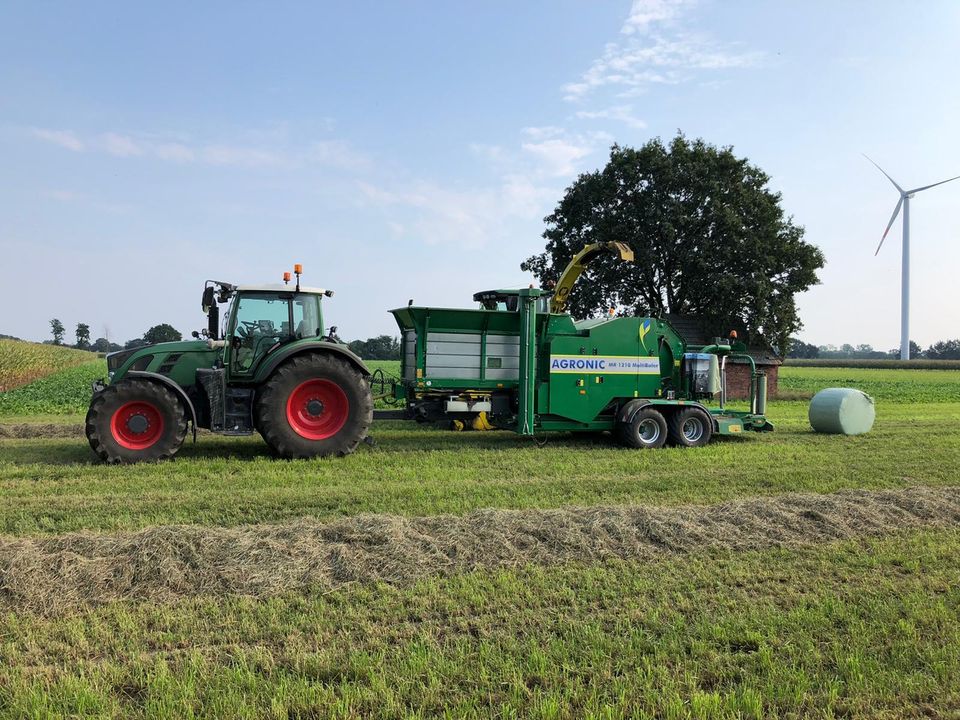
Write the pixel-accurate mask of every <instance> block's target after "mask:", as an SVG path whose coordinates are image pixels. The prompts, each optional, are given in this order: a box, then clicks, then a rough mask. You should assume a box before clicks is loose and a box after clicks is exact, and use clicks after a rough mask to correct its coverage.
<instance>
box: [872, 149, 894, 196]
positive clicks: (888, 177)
mask: <svg viewBox="0 0 960 720" xmlns="http://www.w3.org/2000/svg"><path fill="white" fill-rule="evenodd" d="M863 156H864V157H865V158H867V160H870V158H869V157H868V156H867V154H866V153H864V155H863ZM870 162H872V163H873V165H874V167H876V168H877V170H879V171H880V172H882V173H883V174H884V175H887V171H886V170H884V169H883V168H882V167H880V166H879V165H877V164H876V163H875V162H873V160H870ZM887 180H889V181H890V182H892V183H893V186H894V187H895V188H896V189H897V190H899V191H900V194H901V195H902V194H903V188H902V187H900V186H899V185H897V181H896V180H894V179H893V178H892V177H890V176H889V175H887Z"/></svg>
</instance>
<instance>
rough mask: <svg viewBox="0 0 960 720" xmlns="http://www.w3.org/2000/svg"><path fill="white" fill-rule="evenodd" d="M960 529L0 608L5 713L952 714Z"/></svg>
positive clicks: (957, 691) (959, 680) (959, 677)
mask: <svg viewBox="0 0 960 720" xmlns="http://www.w3.org/2000/svg"><path fill="white" fill-rule="evenodd" d="M958 553H960V532H958V531H955V530H942V531H935V532H929V531H927V532H917V533H911V534H899V535H894V536H887V537H885V538H880V539H873V540H869V541H856V542H847V543H843V544H838V545H828V546H821V547H818V548H810V549H804V550H800V551H792V552H787V551H765V552H749V553H742V554H726V553H702V554H700V555H696V556H693V557H688V558H684V559H682V560H670V561H662V562H656V563H648V564H642V565H641V564H632V563H621V562H611V563H604V564H598V565H590V566H583V565H576V564H574V565H568V566H563V567H555V568H550V569H536V568H529V567H523V568H518V569H514V570H508V571H501V572H496V573H490V572H474V573H469V574H466V575H461V576H456V577H453V578H450V579H446V580H436V579H432V580H425V581H421V582H419V583H417V584H416V585H414V586H412V587H408V588H395V587H388V586H382V585H380V586H356V587H353V588H348V589H344V590H339V591H336V592H333V593H329V594H322V593H319V592H318V593H315V594H307V595H302V594H297V595H293V594H291V595H289V596H283V597H279V598H274V599H272V600H269V601H254V600H250V599H243V598H233V599H219V600H216V599H208V600H195V601H190V602H184V603H180V604H175V605H155V604H140V605H128V604H120V603H118V604H114V605H109V606H105V607H103V608H100V609H97V610H90V611H86V612H84V613H82V614H78V615H75V616H69V617H65V618H57V619H44V618H41V617H38V616H31V615H18V614H13V613H9V614H7V615H6V616H3V617H0V717H9V718H21V717H63V716H70V717H77V716H96V717H118V718H119V717H122V718H187V717H191V718H192V717H217V718H249V717H284V718H306V717H310V718H320V717H322V718H360V717H363V718H368V717H369V718H392V717H428V716H429V717H473V718H488V717H504V718H509V717H531V718H620V717H628V716H629V717H650V718H652V717H657V718H731V719H732V718H755V719H756V718H796V717H822V718H830V717H889V718H894V717H896V718H901V717H952V716H954V715H955V714H956V713H957V712H958V710H960V570H958V568H957V564H956V557H957V555H958Z"/></svg>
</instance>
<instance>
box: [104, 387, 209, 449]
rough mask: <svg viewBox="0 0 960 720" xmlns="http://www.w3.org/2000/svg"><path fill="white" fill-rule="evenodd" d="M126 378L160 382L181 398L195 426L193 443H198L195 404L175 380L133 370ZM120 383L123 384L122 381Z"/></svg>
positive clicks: (191, 422)
mask: <svg viewBox="0 0 960 720" xmlns="http://www.w3.org/2000/svg"><path fill="white" fill-rule="evenodd" d="M126 378H142V379H144V380H150V381H151V382H158V383H160V384H161V385H164V386H166V387H168V388H170V389H171V390H172V391H173V392H174V394H175V395H176V396H177V397H178V398H180V402H182V403H183V406H184V407H185V408H186V409H187V411H188V412H189V413H190V424H191V425H193V441H194V442H196V441H197V410H196V408H194V407H193V403H192V402H191V401H190V398H189V397H188V396H187V393H186V391H185V390H184V389H183V388H182V387H180V386H179V385H177V383H175V382H174V381H173V380H171V379H170V378H168V377H167V376H166V375H161V374H160V373H155V372H147V371H146V370H131V371H130V372H128V373H127V374H126V375H124V379H126ZM120 382H123V380H121V381H120Z"/></svg>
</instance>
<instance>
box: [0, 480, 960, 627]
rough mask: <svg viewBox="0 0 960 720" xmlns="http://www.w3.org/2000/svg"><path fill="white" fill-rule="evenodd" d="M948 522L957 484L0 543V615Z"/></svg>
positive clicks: (640, 555)
mask: <svg viewBox="0 0 960 720" xmlns="http://www.w3.org/2000/svg"><path fill="white" fill-rule="evenodd" d="M950 526H960V488H957V487H947V488H927V487H916V488H908V489H903V490H891V491H863V490H852V491H842V492H837V493H833V494H829V495H809V494H789V495H782V496H778V497H773V498H757V499H749V500H742V501H735V502H726V503H721V504H718V505H706V506H696V505H691V506H680V507H669V508H659V507H636V506H631V507H594V508H568V509H561V510H484V511H478V512H473V513H470V514H469V515H465V516H444V515H441V516H432V517H414V518H405V517H397V516H392V515H360V516H356V517H351V518H348V519H344V520H338V521H334V522H328V523H320V522H317V521H313V520H310V519H303V520H299V521H296V522H292V523H284V524H277V525H247V526H241V527H236V528H211V527H199V526H186V525H170V526H161V527H153V528H148V529H145V530H142V531H138V532H128V533H119V534H93V533H71V534H65V535H60V536H56V537H26V538H23V537H18V538H11V537H0V610H28V611H31V612H38V613H42V614H57V613H60V612H64V611H68V610H71V609H76V608H81V607H84V606H89V605H97V604H101V603H104V602H109V601H114V600H151V601H161V602H165V601H173V600H176V599H179V598H188V597H195V596H200V595H248V596H255V597H267V596H271V595H276V594H279V593H283V592H289V591H305V592H316V591H324V590H329V589H334V588H337V587H340V586H343V585H345V584H348V583H355V582H359V583H371V582H378V581H380V582H387V583H393V584H408V583H411V582H413V581H415V580H416V579H418V578H421V577H424V576H429V575H448V574H452V573H456V572H464V571H469V570H472V569H477V568H503V567H510V566H516V565H521V564H527V563H532V564H537V565H549V564H557V563H564V562H591V561H602V560H605V559H624V560H654V559H657V558H661V557H666V556H671V555H676V554H685V553H692V552H695V551H699V550H728V551H734V552H736V551H747V550H763V549H768V548H776V547H802V546H806V545H811V544H817V543H824V542H832V541H838V540H846V539H852V538H858V537H866V536H875V535H882V534H887V533H892V532H897V531H902V530H910V529H919V528H936V527H950Z"/></svg>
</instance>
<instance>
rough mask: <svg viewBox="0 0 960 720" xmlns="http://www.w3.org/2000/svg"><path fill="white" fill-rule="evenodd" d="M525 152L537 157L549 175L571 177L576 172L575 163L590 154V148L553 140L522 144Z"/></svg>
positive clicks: (558, 139) (566, 141)
mask: <svg viewBox="0 0 960 720" xmlns="http://www.w3.org/2000/svg"><path fill="white" fill-rule="evenodd" d="M520 147H521V148H523V150H524V151H525V152H528V153H531V154H532V155H534V156H535V157H537V158H538V159H539V160H540V161H541V162H542V163H543V164H544V166H545V167H546V170H547V172H548V173H549V174H550V175H554V176H559V175H571V174H572V173H573V172H574V171H575V170H576V162H577V160H580V159H581V158H585V157H586V156H587V155H589V154H590V152H591V150H592V148H591V147H589V146H585V145H578V144H576V143H575V142H571V141H569V140H562V139H560V138H553V139H551V140H544V141H543V142H539V143H523V144H522V145H521V146H520Z"/></svg>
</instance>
